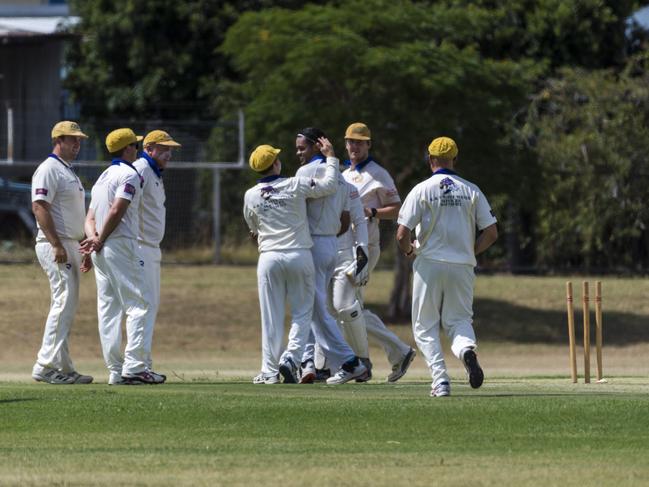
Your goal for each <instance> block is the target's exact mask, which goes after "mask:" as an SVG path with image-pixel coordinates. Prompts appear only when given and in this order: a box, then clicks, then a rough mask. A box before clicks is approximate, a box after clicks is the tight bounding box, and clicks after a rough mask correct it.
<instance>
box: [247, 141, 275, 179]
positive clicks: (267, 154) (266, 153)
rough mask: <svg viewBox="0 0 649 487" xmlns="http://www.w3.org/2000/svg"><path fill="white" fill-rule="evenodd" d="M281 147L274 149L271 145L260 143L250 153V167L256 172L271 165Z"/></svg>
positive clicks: (262, 170)
mask: <svg viewBox="0 0 649 487" xmlns="http://www.w3.org/2000/svg"><path fill="white" fill-rule="evenodd" d="M280 152H281V149H275V148H274V147H273V146H272V145H260V146H257V148H256V149H255V150H254V151H252V154H250V161H249V162H250V167H251V168H252V169H254V170H255V171H257V172H264V171H265V170H266V169H268V168H269V167H270V166H272V165H273V162H275V159H277V154H279V153H280Z"/></svg>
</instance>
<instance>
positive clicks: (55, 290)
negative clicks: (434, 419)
mask: <svg viewBox="0 0 649 487" xmlns="http://www.w3.org/2000/svg"><path fill="white" fill-rule="evenodd" d="M85 137H86V135H85V134H83V132H82V131H81V129H80V127H79V126H78V125H77V124H76V123H74V122H59V123H58V124H57V125H56V126H55V127H54V129H53V130H52V141H53V151H52V154H50V156H49V157H48V158H47V159H46V160H45V161H44V162H43V163H42V164H41V165H40V166H39V167H38V169H37V170H36V172H35V173H34V176H33V180H32V207H33V211H34V214H35V216H36V220H37V223H38V236H37V243H36V253H37V255H38V259H39V262H40V264H41V266H42V267H43V270H44V271H45V273H46V274H47V276H48V278H49V281H50V288H51V292H52V303H51V307H50V312H49V315H48V318H47V322H46V324H45V333H44V337H43V343H42V347H41V350H40V351H39V353H38V359H37V362H36V364H35V366H34V369H33V371H32V377H33V378H34V379H35V380H37V381H43V382H47V383H51V384H75V383H76V384H79V383H90V382H92V380H93V378H92V377H90V376H87V375H82V374H80V373H78V372H77V371H76V370H75V368H74V365H73V363H72V361H71V359H70V356H69V351H68V334H69V331H70V326H71V324H72V321H73V318H74V314H75V311H76V308H77V303H78V294H79V275H80V274H79V273H80V272H87V271H89V270H90V269H91V268H94V271H95V277H96V281H97V313H98V322H99V335H100V340H101V345H102V350H103V355H104V360H105V363H106V366H107V368H108V370H109V380H108V383H109V384H111V385H133V384H160V383H163V382H164V381H165V380H166V377H165V376H164V375H162V374H158V373H156V372H154V371H153V369H152V359H151V346H152V338H153V329H154V325H155V319H156V314H157V310H158V305H159V302H160V241H161V240H162V238H163V236H164V228H165V207H164V201H165V193H164V186H163V183H162V172H163V170H164V169H165V167H166V165H167V162H168V161H169V159H170V157H171V154H172V151H173V149H174V148H175V147H179V146H180V144H178V143H177V142H176V141H174V140H173V139H172V138H171V136H170V135H169V134H168V133H166V132H164V131H161V130H155V131H153V132H151V133H149V134H148V135H147V136H146V137H144V140H143V144H142V149H143V150H142V152H139V153H138V148H139V143H140V141H141V140H142V137H140V136H136V135H135V133H134V132H133V131H132V130H130V129H118V130H115V131H113V132H111V133H110V134H108V136H107V138H106V147H107V149H108V152H110V153H111V155H112V157H113V160H112V162H111V165H110V166H109V167H108V168H107V169H106V170H105V171H104V172H103V173H102V174H101V176H100V177H99V179H98V180H97V182H96V183H95V185H94V186H93V188H92V193H91V202H90V208H89V210H88V212H87V214H86V211H85V193H84V190H83V187H82V185H81V182H80V180H79V178H78V177H77V176H76V174H75V172H74V169H73V168H72V165H71V162H72V161H73V160H74V159H75V158H76V156H77V154H78V152H79V147H80V142H81V140H82V139H83V138H85ZM371 147H372V137H371V132H370V129H369V128H368V127H367V125H365V124H363V123H352V124H351V125H349V127H348V128H347V130H346V131H345V148H346V152H347V155H348V158H349V159H348V160H347V161H345V165H346V166H347V167H346V168H345V169H344V170H343V171H342V172H341V167H340V164H339V159H338V158H337V157H336V155H335V153H334V149H333V146H332V144H331V142H330V141H329V139H328V138H327V137H326V135H325V134H324V133H323V132H322V130H320V129H318V128H315V127H307V128H304V129H302V130H300V131H299V132H298V133H297V134H296V139H295V151H296V155H297V158H298V159H299V162H300V167H299V169H298V170H297V172H296V174H295V176H294V177H285V176H283V175H282V174H281V172H282V162H281V160H280V158H279V154H280V149H277V148H274V147H272V146H270V145H260V146H258V147H257V148H256V149H255V150H254V151H253V152H252V154H251V155H250V159H249V163H250V167H251V168H252V170H254V171H255V172H256V173H257V175H258V181H257V184H256V185H255V186H253V187H252V188H250V189H249V190H248V191H247V192H246V194H245V196H244V204H243V216H244V219H245V221H246V223H247V225H248V227H249V229H250V235H251V237H252V238H253V239H254V240H255V241H256V243H257V246H258V250H259V261H258V265H257V283H258V292H259V306H260V314H261V332H262V336H261V343H262V347H261V348H262V359H261V371H260V373H259V374H258V375H257V376H255V377H254V378H253V383H254V384H277V383H280V382H284V383H294V384H297V383H299V384H310V383H314V382H326V383H327V384H330V385H337V384H344V383H346V382H349V381H355V382H367V381H369V380H370V379H372V361H371V359H370V353H369V344H368V336H369V337H372V338H373V339H374V340H376V341H377V342H378V343H379V344H380V345H381V347H382V348H383V350H384V351H385V353H386V357H387V360H388V361H389V363H390V365H391V368H392V370H391V373H390V374H389V375H388V377H387V381H388V382H389V383H394V382H396V381H398V380H399V379H400V378H401V377H403V376H404V375H405V374H406V372H407V371H408V368H409V367H410V365H411V363H412V361H413V359H414V358H415V355H416V351H415V350H414V349H413V348H411V347H410V346H409V345H408V344H406V343H404V342H403V341H402V340H400V339H399V338H398V337H397V336H396V335H395V334H394V333H393V332H392V331H390V329H389V328H387V327H386V325H385V324H384V323H383V321H382V320H381V318H380V317H379V316H377V315H376V314H375V313H373V312H372V311H370V310H369V309H367V308H366V307H365V305H364V299H363V287H364V286H365V285H366V284H367V282H368V280H369V278H370V274H371V272H372V271H373V269H374V268H375V266H376V264H377V262H378V260H379V256H380V246H379V240H380V238H379V237H380V234H379V221H380V220H395V219H396V220H397V223H398V229H397V244H398V247H399V249H400V251H401V252H403V254H404V255H405V256H406V258H408V259H413V264H412V266H413V271H414V277H413V289H412V292H413V297H412V329H413V334H414V338H415V341H416V343H417V346H418V347H419V350H420V351H421V353H422V355H423V356H424V359H425V360H426V363H427V364H428V367H429V368H430V370H431V375H432V390H431V396H433V397H441V396H448V395H450V393H451V388H450V377H449V375H448V372H447V368H446V365H445V362H444V355H443V351H442V347H441V343H440V336H439V331H440V327H441V328H443V329H444V331H445V332H446V333H447V335H448V337H449V338H450V340H451V349H452V351H453V354H454V355H455V356H456V357H458V358H459V359H460V360H461V361H462V363H463V364H464V366H465V368H466V371H467V375H468V379H469V383H470V385H471V387H473V388H478V387H480V386H481V385H482V382H483V380H484V375H483V371H482V369H481V367H480V365H479V363H478V358H477V355H476V351H475V350H476V347H477V345H476V337H475V332H474V330H473V326H472V317H473V310H472V307H473V287H474V279H475V274H474V268H475V266H476V255H478V254H480V253H481V252H484V251H485V250H486V249H487V248H489V247H490V246H491V245H492V244H493V243H494V242H495V241H496V239H497V237H498V232H497V228H496V218H495V216H494V214H493V211H492V210H491V208H490V206H489V203H488V201H487V199H486V198H485V196H484V195H483V194H482V192H481V191H480V189H479V188H478V187H477V186H476V185H474V184H472V183H471V182H469V181H467V180H465V179H463V178H461V177H460V176H458V174H457V173H456V172H455V171H454V167H455V163H456V161H457V157H458V147H457V145H456V143H455V142H454V141H453V140H452V139H450V138H448V137H438V138H435V139H434V140H433V141H432V142H431V144H430V146H429V148H428V159H427V162H428V165H429V167H430V170H431V172H432V175H431V177H430V178H428V179H426V180H425V181H423V182H422V183H420V184H418V185H417V186H415V187H414V188H413V189H412V191H411V192H410V193H409V194H408V196H407V197H406V198H405V200H404V201H403V204H402V203H401V199H400V197H399V193H398V191H397V188H396V186H395V184H394V181H393V179H392V177H391V176H390V174H389V173H388V172H387V171H386V170H385V169H384V168H383V167H382V166H381V165H380V164H379V163H378V162H377V161H376V160H374V158H373V157H372V156H371V155H370V150H371ZM413 232H414V234H413ZM287 302H288V304H289V307H290V315H291V323H290V329H289V330H288V338H287V341H286V343H284V335H285V329H284V317H285V304H286V303H287ZM124 316H125V317H126V326H125V329H126V347H125V349H124V351H122V349H121V342H122V336H121V329H122V327H121V326H122V319H123V317H124Z"/></svg>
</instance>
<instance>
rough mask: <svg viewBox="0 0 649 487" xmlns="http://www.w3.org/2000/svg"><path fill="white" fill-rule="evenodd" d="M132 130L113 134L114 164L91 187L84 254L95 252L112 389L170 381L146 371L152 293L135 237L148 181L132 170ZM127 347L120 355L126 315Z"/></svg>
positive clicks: (102, 332) (101, 334) (110, 146)
mask: <svg viewBox="0 0 649 487" xmlns="http://www.w3.org/2000/svg"><path fill="white" fill-rule="evenodd" d="M141 140H142V137H141V136H136V135H135V133H134V132H133V131H132V130H131V129H129V128H122V129H117V130H114V131H112V132H111V133H109V134H108V136H107V137H106V147H107V148H108V152H110V154H111V155H112V156H113V161H112V163H111V165H110V166H109V167H108V168H107V169H106V170H105V171H104V172H103V173H102V174H101V175H100V176H99V179H98V180H97V182H96V183H95V185H94V186H93V187H92V199H91V201H90V209H89V210H88V215H87V216H86V223H85V230H86V236H87V238H86V240H85V241H84V242H82V250H83V251H84V252H92V251H94V253H93V254H92V260H93V264H94V266H95V279H96V281H97V315H98V318H99V338H100V341H101V347H102V351H103V355H104V361H105V362H106V366H107V367H108V370H109V372H110V376H109V379H108V383H109V384H110V385H130V384H161V383H163V382H164V381H165V380H166V377H165V376H164V375H161V374H157V373H155V372H153V371H152V370H149V369H148V368H147V350H146V336H145V334H146V330H148V329H151V328H152V327H153V324H152V323H151V313H149V311H150V305H149V303H148V302H147V300H146V296H149V295H150V291H149V289H148V287H149V283H148V281H147V279H146V271H145V267H146V266H147V265H149V263H148V262H146V261H145V260H144V258H143V257H142V255H141V254H140V251H139V248H138V244H137V237H138V227H139V214H138V212H139V205H140V198H141V197H142V189H143V187H144V179H143V178H142V176H141V175H140V173H139V172H138V171H137V169H136V168H135V167H134V166H133V162H134V161H135V159H136V158H137V147H138V142H139V141H141ZM123 314H125V315H126V348H125V350H124V354H123V355H122V351H121V345H122V329H121V325H122V315H123Z"/></svg>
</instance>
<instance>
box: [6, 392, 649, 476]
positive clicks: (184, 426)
mask: <svg viewBox="0 0 649 487" xmlns="http://www.w3.org/2000/svg"><path fill="white" fill-rule="evenodd" d="M427 393H428V385H427V384H424V383H420V382H414V383H413V382H404V383H403V384H400V385H397V386H388V385H383V384H376V385H372V384H367V385H348V386H344V387H339V388H333V387H327V386H322V385H315V386H308V387H307V386H288V385H279V386H253V385H251V384H249V383H247V382H245V383H241V382H234V381H226V382H217V383H189V384H169V385H165V386H161V387H152V386H142V387H130V388H129V387H122V388H109V387H108V386H102V385H91V386H86V387H72V388H64V387H45V386H39V385H32V384H30V385H25V384H20V385H17V384H3V385H1V386H0V397H1V399H0V409H1V411H2V414H1V415H0V431H1V433H0V439H1V445H2V446H1V447H0V451H1V452H2V454H1V455H0V472H1V477H0V483H2V484H3V485H5V484H15V485H91V484H92V485H122V484H127V485H287V486H302V485H368V486H370V485H458V486H459V485H521V486H524V485H646V483H647V478H648V476H649V464H648V463H647V461H646V457H647V436H646V435H647V426H648V423H647V419H648V415H647V409H648V407H649V394H648V393H649V387H648V386H647V383H646V381H644V382H643V383H641V382H639V381H637V380H635V381H634V380H619V381H616V384H615V385H610V386H607V387H602V386H595V387H592V388H589V389H585V388H583V387H578V386H572V385H567V384H566V383H565V381H558V380H549V379H545V380H543V379H537V380H492V381H489V382H488V383H487V384H486V385H485V386H484V387H483V388H482V389H480V390H479V391H472V390H470V389H469V388H468V386H467V385H466V384H465V383H462V384H456V385H455V390H454V396H453V397H449V398H443V399H431V398H428V397H427Z"/></svg>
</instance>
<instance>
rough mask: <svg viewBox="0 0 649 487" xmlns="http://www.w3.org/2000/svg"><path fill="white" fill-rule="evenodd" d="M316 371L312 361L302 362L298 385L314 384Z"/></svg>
mask: <svg viewBox="0 0 649 487" xmlns="http://www.w3.org/2000/svg"><path fill="white" fill-rule="evenodd" d="M315 377H316V370H315V364H314V363H313V360H307V361H305V362H302V365H301V375H300V384H313V383H314V382H315Z"/></svg>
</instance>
